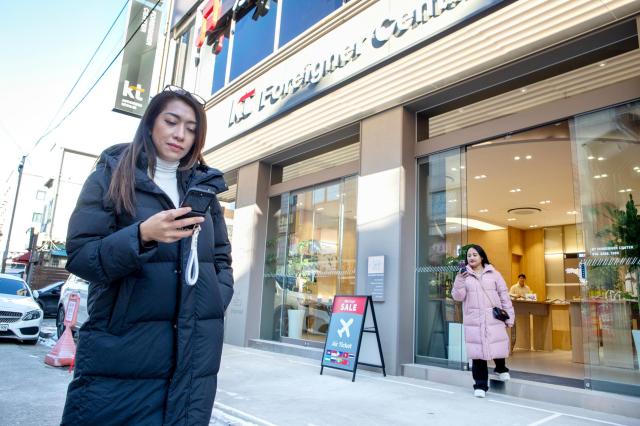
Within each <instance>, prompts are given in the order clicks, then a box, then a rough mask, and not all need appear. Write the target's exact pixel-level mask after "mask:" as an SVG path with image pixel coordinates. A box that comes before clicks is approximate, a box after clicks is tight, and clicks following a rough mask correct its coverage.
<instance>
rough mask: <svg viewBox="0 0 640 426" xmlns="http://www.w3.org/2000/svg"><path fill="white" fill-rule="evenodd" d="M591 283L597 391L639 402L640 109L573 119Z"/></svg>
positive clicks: (589, 325) (586, 294) (587, 312)
mask: <svg viewBox="0 0 640 426" xmlns="http://www.w3.org/2000/svg"><path fill="white" fill-rule="evenodd" d="M574 140H575V146H576V151H577V161H578V169H579V172H580V201H581V203H582V210H583V212H584V219H583V229H584V235H585V248H586V259H585V260H586V263H587V280H586V281H587V282H586V285H585V286H584V287H583V292H582V293H583V294H582V296H583V304H582V314H583V315H582V320H583V329H584V333H586V334H587V336H585V339H584V340H585V342H586V351H585V358H586V361H587V362H588V363H589V367H588V375H589V377H588V379H589V380H590V381H591V386H592V388H593V389H600V390H613V391H617V392H623V393H631V394H635V395H640V372H639V371H638V364H639V349H640V330H639V328H638V325H639V322H640V317H639V315H638V300H639V291H638V290H639V289H638V278H639V277H640V264H639V263H640V261H639V258H640V217H639V216H638V210H637V208H638V197H639V196H640V194H639V193H640V103H638V102H636V103H631V104H627V105H622V106H619V107H615V108H610V109H607V110H603V111H598V112H596V113H592V114H586V115H583V116H580V117H576V118H575V121H574Z"/></svg>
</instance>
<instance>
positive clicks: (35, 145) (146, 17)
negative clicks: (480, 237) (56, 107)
mask: <svg viewBox="0 0 640 426" xmlns="http://www.w3.org/2000/svg"><path fill="white" fill-rule="evenodd" d="M161 2H162V0H157V1H156V3H155V4H154V5H153V8H152V9H151V10H150V11H149V13H148V14H147V16H145V17H144V19H143V20H142V21H141V22H140V24H139V25H138V27H137V28H136V30H135V31H134V32H133V34H131V37H129V39H128V40H127V42H126V43H125V44H124V46H122V48H121V49H120V50H119V51H118V53H116V56H115V57H114V58H113V59H112V60H111V62H109V65H107V67H106V68H105V69H104V71H103V72H102V73H101V74H100V76H99V77H98V78H97V80H96V81H95V82H94V83H93V84H92V85H91V87H90V88H89V90H87V92H86V93H85V94H84V96H82V98H81V99H80V101H78V103H77V104H76V105H75V106H74V107H73V108H72V109H71V111H69V112H68V113H67V114H66V115H65V116H64V117H62V119H61V120H60V121H59V122H58V124H56V125H55V126H54V127H52V128H51V129H49V130H47V131H46V132H45V133H43V134H42V136H40V137H39V138H38V140H37V141H36V143H35V144H34V145H33V147H32V148H31V149H30V150H29V152H28V153H27V156H28V155H29V154H31V153H32V152H33V150H34V149H36V147H37V146H38V145H39V144H40V142H42V140H43V139H44V138H46V137H47V136H49V135H50V134H51V133H52V132H53V131H55V130H56V129H57V128H58V127H60V125H61V124H62V123H64V122H65V120H66V119H67V118H69V116H70V115H71V114H73V113H74V112H75V110H76V109H78V107H79V106H80V105H81V104H82V102H84V100H85V99H86V98H87V96H89V94H90V93H91V92H92V91H93V89H94V88H95V87H96V86H97V85H98V83H99V82H100V80H101V79H102V77H104V75H105V74H106V73H107V71H109V68H111V66H112V65H113V64H114V63H115V62H116V60H117V59H118V57H119V56H120V54H121V53H122V52H123V51H124V49H125V48H126V47H127V46H128V45H129V43H131V40H133V38H134V37H135V36H136V34H138V31H140V28H142V26H143V25H144V24H145V22H147V19H149V16H151V14H152V13H153V12H154V11H155V10H156V8H157V7H158V5H159V4H160V3H161Z"/></svg>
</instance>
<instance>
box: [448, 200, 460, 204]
mask: <svg viewBox="0 0 640 426" xmlns="http://www.w3.org/2000/svg"><path fill="white" fill-rule="evenodd" d="M456 201H458V200H449V201H447V203H455V202H456Z"/></svg>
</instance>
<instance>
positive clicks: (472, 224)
mask: <svg viewBox="0 0 640 426" xmlns="http://www.w3.org/2000/svg"><path fill="white" fill-rule="evenodd" d="M446 222H447V223H456V224H458V225H464V226H467V227H469V228H475V229H479V230H481V231H499V230H501V229H504V228H503V227H502V226H498V225H494V224H492V223H487V222H483V221H481V220H476V219H467V218H460V217H447V219H446Z"/></svg>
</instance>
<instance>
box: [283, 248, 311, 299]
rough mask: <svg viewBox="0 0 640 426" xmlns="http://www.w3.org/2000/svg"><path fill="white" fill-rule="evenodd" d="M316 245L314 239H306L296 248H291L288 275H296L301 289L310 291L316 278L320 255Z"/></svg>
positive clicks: (288, 258)
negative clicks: (310, 286) (316, 250)
mask: <svg viewBox="0 0 640 426" xmlns="http://www.w3.org/2000/svg"><path fill="white" fill-rule="evenodd" d="M314 247H315V245H314V240H304V241H300V242H299V243H297V244H296V245H295V250H289V256H288V257H287V275H294V276H295V277H296V283H297V284H298V286H299V287H301V288H299V291H303V292H306V291H308V290H309V285H310V283H311V282H312V281H313V280H314V278H315V273H316V270H317V265H318V255H317V254H316V252H315V248H314Z"/></svg>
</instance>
